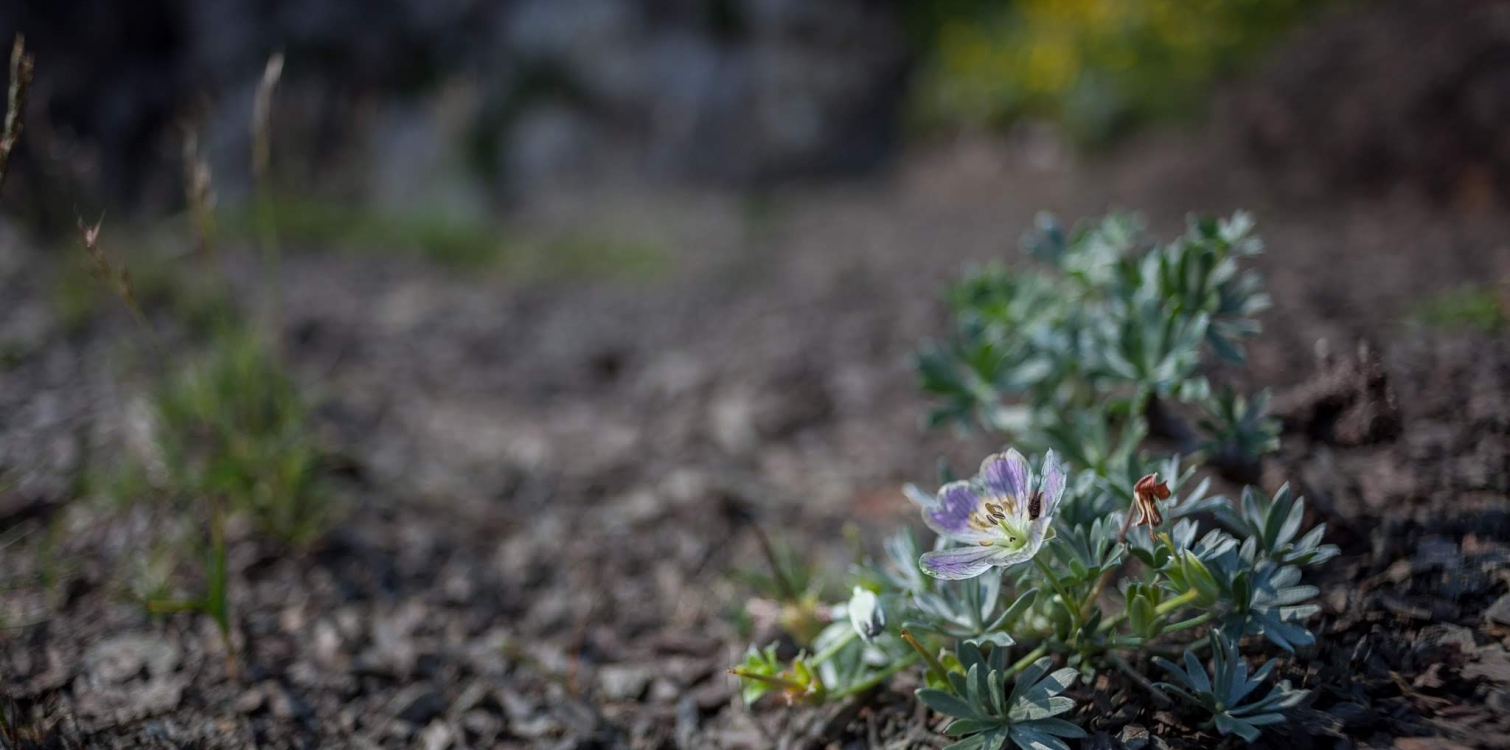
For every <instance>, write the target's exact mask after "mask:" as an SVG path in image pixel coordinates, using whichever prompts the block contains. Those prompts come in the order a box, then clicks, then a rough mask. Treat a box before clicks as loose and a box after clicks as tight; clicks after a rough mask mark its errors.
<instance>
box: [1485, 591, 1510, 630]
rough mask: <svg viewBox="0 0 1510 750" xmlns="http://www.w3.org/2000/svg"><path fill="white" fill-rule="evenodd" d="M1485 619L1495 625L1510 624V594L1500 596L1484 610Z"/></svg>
mask: <svg viewBox="0 0 1510 750" xmlns="http://www.w3.org/2000/svg"><path fill="white" fill-rule="evenodd" d="M1484 621H1485V622H1488V623H1491V624H1495V625H1510V594H1505V595H1504V596H1502V597H1500V598H1499V600H1498V601H1496V602H1495V603H1494V604H1491V605H1489V609H1488V610H1487V611H1485V612H1484Z"/></svg>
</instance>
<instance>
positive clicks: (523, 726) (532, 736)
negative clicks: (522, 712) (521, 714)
mask: <svg viewBox="0 0 1510 750" xmlns="http://www.w3.org/2000/svg"><path fill="white" fill-rule="evenodd" d="M560 729H561V724H560V723H559V722H557V721H556V720H555V719H552V718H551V717H549V716H547V715H545V714H539V715H536V716H531V717H529V718H526V719H520V720H513V721H510V722H509V732H511V733H513V734H516V735H518V736H520V737H522V738H524V739H527V740H538V739H540V738H542V737H544V736H546V735H548V734H554V733H555V732H557V731H559V730H560Z"/></svg>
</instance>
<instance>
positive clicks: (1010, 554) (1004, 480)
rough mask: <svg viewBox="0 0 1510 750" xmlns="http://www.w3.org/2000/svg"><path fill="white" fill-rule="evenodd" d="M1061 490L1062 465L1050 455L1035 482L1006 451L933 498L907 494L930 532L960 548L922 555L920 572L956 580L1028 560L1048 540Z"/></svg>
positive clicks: (1026, 468)
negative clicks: (919, 508) (911, 497)
mask: <svg viewBox="0 0 1510 750" xmlns="http://www.w3.org/2000/svg"><path fill="white" fill-rule="evenodd" d="M1064 486H1065V470H1064V465H1063V464H1061V463H1060V462H1059V458H1058V456H1056V455H1054V452H1053V451H1049V453H1048V455H1047V456H1045V457H1044V460H1043V476H1041V477H1036V478H1035V477H1034V476H1033V472H1032V469H1031V468H1030V467H1029V466H1028V461H1027V459H1025V458H1023V456H1022V454H1021V453H1018V452H1017V451H1016V450H1008V451H1007V452H1006V453H1005V454H996V455H993V456H990V457H989V458H987V459H986V460H985V461H984V462H982V463H981V465H980V473H979V474H977V475H976V476H975V478H974V479H971V480H969V481H961V482H950V483H949V484H946V485H944V486H943V487H940V488H939V491H938V495H937V496H935V497H932V498H928V497H926V496H925V495H922V494H921V493H916V494H913V493H909V494H910V495H912V496H913V501H914V502H918V503H919V504H920V505H922V506H923V523H925V524H927V525H928V528H930V529H933V530H934V531H935V532H937V533H938V534H939V535H940V536H942V537H945V538H946V539H949V540H950V541H954V542H958V543H960V544H961V545H963V546H959V547H949V548H946V549H941V550H935V551H933V552H927V553H924V554H923V557H922V560H921V563H922V568H923V572H925V573H927V574H928V575H931V576H933V577H935V578H943V579H947V580H960V579H963V578H974V577H975V576H978V575H980V574H981V573H984V572H986V570H987V569H989V568H991V567H1006V566H1009V565H1016V564H1018V563H1021V562H1026V561H1028V560H1031V559H1032V558H1033V555H1035V554H1037V553H1038V549H1039V548H1040V547H1042V546H1043V543H1044V541H1045V540H1046V539H1050V538H1052V529H1051V527H1052V524H1053V522H1054V514H1055V512H1056V511H1057V510H1058V509H1059V501H1060V499H1061V498H1063V496H1064Z"/></svg>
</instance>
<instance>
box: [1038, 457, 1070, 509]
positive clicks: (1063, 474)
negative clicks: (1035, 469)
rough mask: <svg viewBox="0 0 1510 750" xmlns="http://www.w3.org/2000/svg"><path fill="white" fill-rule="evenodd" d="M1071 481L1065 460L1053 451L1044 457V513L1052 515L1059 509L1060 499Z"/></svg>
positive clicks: (1042, 489) (1042, 488)
mask: <svg viewBox="0 0 1510 750" xmlns="http://www.w3.org/2000/svg"><path fill="white" fill-rule="evenodd" d="M1068 481H1069V473H1068V471H1067V470H1066V469H1065V468H1064V462H1062V461H1060V460H1059V456H1058V455H1057V454H1055V453H1054V452H1053V451H1049V452H1048V455H1046V456H1044V457H1043V486H1042V487H1041V488H1040V490H1041V491H1042V492H1043V515H1045V516H1050V517H1052V516H1053V515H1054V513H1055V512H1056V511H1057V510H1059V501H1060V500H1062V499H1063V498H1064V487H1065V484H1066V483H1067V482H1068Z"/></svg>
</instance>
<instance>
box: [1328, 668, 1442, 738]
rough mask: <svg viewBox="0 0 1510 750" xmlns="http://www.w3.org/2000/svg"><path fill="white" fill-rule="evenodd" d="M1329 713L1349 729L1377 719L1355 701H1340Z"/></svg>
mask: <svg viewBox="0 0 1510 750" xmlns="http://www.w3.org/2000/svg"><path fill="white" fill-rule="evenodd" d="M1433 666H1440V665H1433ZM1328 713H1330V714H1331V715H1332V716H1333V718H1335V719H1337V721H1338V722H1340V723H1341V724H1342V726H1343V727H1344V728H1347V729H1363V728H1366V727H1370V726H1373V724H1374V720H1375V716H1374V712H1373V711H1371V710H1369V708H1368V707H1367V706H1365V705H1363V704H1361V703H1353V702H1351V701H1345V702H1343V703H1338V704H1337V705H1335V706H1332V708H1331V709H1330V710H1329V711H1328Z"/></svg>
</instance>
